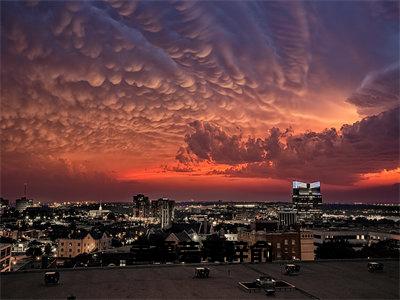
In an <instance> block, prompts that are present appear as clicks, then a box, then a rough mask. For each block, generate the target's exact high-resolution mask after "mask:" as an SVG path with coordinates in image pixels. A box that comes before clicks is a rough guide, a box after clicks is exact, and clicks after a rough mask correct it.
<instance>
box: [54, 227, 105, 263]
mask: <svg viewBox="0 0 400 300" xmlns="http://www.w3.org/2000/svg"><path fill="white" fill-rule="evenodd" d="M110 247H111V238H109V237H108V236H107V235H106V234H105V233H103V234H102V235H101V236H99V237H96V238H94V237H93V236H92V234H90V233H87V234H82V235H79V234H78V235H75V236H71V237H69V238H64V239H59V240H58V246H57V256H58V257H60V258H70V257H75V256H77V255H79V254H82V253H91V252H93V251H95V250H97V251H101V250H106V249H109V248H110Z"/></svg>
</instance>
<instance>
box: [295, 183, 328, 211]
mask: <svg viewBox="0 0 400 300" xmlns="http://www.w3.org/2000/svg"><path fill="white" fill-rule="evenodd" d="M292 200H293V204H294V206H295V208H296V209H297V210H300V211H304V210H309V209H317V208H319V206H320V205H321V204H322V195H321V183H320V182H319V181H317V182H312V183H304V182H300V181H293V193H292Z"/></svg>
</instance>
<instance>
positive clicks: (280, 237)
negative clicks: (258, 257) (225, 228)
mask: <svg viewBox="0 0 400 300" xmlns="http://www.w3.org/2000/svg"><path fill="white" fill-rule="evenodd" d="M306 237H307V239H308V240H307V242H306V240H304V241H303V243H301V239H302V238H303V239H306ZM311 237H312V234H311V233H309V234H305V233H304V234H302V235H301V234H300V232H299V231H278V232H266V231H239V232H238V241H239V242H246V243H247V245H248V246H249V251H250V249H251V247H252V246H254V245H255V244H256V243H258V242H266V243H267V244H268V245H269V252H270V254H268V256H269V255H270V258H271V259H272V260H290V259H301V258H302V256H303V257H304V258H307V260H313V259H314V257H313V256H311V255H306V253H307V252H309V251H310V249H309V247H310V242H311V244H312V240H311ZM302 244H303V246H304V247H305V249H304V253H303V254H302V249H301V245H302ZM313 250H314V249H313ZM312 252H314V251H312ZM250 259H251V255H247V260H245V261H250Z"/></svg>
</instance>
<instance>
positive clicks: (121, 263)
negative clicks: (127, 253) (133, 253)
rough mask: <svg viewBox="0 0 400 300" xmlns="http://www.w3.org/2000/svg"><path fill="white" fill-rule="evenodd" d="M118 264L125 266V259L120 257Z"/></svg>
mask: <svg viewBox="0 0 400 300" xmlns="http://www.w3.org/2000/svg"><path fill="white" fill-rule="evenodd" d="M119 265H120V266H121V267H125V266H126V260H125V259H121V260H120V261H119Z"/></svg>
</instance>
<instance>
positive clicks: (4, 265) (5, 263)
mask: <svg viewBox="0 0 400 300" xmlns="http://www.w3.org/2000/svg"><path fill="white" fill-rule="evenodd" d="M10 271H11V244H0V272H10Z"/></svg>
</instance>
